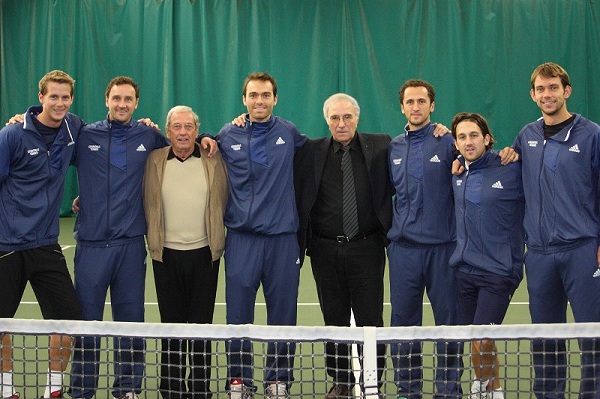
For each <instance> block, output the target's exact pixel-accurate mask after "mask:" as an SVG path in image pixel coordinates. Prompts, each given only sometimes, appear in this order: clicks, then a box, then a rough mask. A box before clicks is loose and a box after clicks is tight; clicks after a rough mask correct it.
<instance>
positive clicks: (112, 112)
mask: <svg viewBox="0 0 600 399" xmlns="http://www.w3.org/2000/svg"><path fill="white" fill-rule="evenodd" d="M137 106H138V98H136V94H135V88H134V87H133V86H131V85H129V84H122V85H114V86H112V87H111V88H110V91H109V92H108V96H106V107H107V108H108V113H109V118H110V120H112V121H117V122H121V123H127V122H129V121H130V120H131V116H132V115H133V111H135V109H136V108H137Z"/></svg>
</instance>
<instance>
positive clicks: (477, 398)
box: [468, 380, 490, 399]
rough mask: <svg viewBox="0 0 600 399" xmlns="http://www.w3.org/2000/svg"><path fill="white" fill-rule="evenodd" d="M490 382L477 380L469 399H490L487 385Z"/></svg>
mask: <svg viewBox="0 0 600 399" xmlns="http://www.w3.org/2000/svg"><path fill="white" fill-rule="evenodd" d="M489 382H490V380H475V381H473V385H471V393H470V394H469V396H468V397H469V399H488V398H489V396H488V391H487V385H488V383H489Z"/></svg>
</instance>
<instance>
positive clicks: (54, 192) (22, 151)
mask: <svg viewBox="0 0 600 399" xmlns="http://www.w3.org/2000/svg"><path fill="white" fill-rule="evenodd" d="M41 112H42V107H41V106H34V107H30V108H29V109H28V110H27V113H26V114H25V122H24V123H23V124H21V123H17V124H14V125H10V126H6V127H4V128H3V129H2V130H0V251H19V250H23V249H30V248H36V247H40V246H44V245H50V244H56V243H57V242H58V232H59V223H58V220H59V214H60V205H61V202H62V197H63V187H64V182H65V175H66V173H67V168H68V167H69V164H70V162H71V158H72V155H73V152H74V150H75V140H76V139H77V135H78V133H79V129H80V128H81V126H82V125H83V122H82V121H81V119H79V117H78V116H76V115H73V114H69V113H68V114H67V115H66V117H65V118H64V120H63V122H62V124H61V126H60V130H59V132H58V135H57V136H56V138H55V140H54V143H53V144H52V145H51V146H50V148H47V147H46V145H45V144H44V141H43V140H42V137H41V135H40V134H39V133H38V131H37V130H36V128H35V125H34V124H33V121H32V119H33V117H34V116H33V115H35V114H39V113H41Z"/></svg>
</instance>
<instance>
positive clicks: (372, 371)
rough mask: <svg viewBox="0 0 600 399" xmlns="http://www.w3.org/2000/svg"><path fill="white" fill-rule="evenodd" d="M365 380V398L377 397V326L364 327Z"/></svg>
mask: <svg viewBox="0 0 600 399" xmlns="http://www.w3.org/2000/svg"><path fill="white" fill-rule="evenodd" d="M363 336H364V340H363V341H364V344H363V380H364V386H365V391H364V396H365V398H377V397H378V396H377V395H378V386H377V384H378V379H377V327H363Z"/></svg>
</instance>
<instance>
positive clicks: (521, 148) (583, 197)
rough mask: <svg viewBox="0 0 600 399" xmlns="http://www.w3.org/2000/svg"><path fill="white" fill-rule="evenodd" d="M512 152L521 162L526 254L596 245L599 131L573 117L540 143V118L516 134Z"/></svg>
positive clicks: (599, 230) (598, 228) (598, 231)
mask: <svg viewBox="0 0 600 399" xmlns="http://www.w3.org/2000/svg"><path fill="white" fill-rule="evenodd" d="M514 149H515V151H517V152H518V153H519V155H520V157H521V160H522V162H523V187H524V190H525V203H526V206H525V219H524V226H525V232H526V238H525V242H526V243H527V247H528V249H531V250H535V251H543V252H547V251H549V252H553V251H554V250H560V248H567V247H570V246H573V245H575V246H577V245H578V243H580V242H581V240H584V241H587V240H589V239H594V238H595V239H598V236H599V235H600V217H599V214H598V178H599V176H600V126H598V125H597V124H596V123H594V122H592V121H590V120H588V119H586V118H584V117H582V116H581V115H577V114H576V117H575V120H574V121H573V124H572V125H570V126H567V127H565V128H564V129H563V130H562V131H560V132H559V133H557V134H556V135H554V136H553V137H551V138H549V139H548V140H544V121H543V119H541V118H540V119H539V120H537V121H535V122H532V123H530V124H528V125H526V126H525V127H524V128H523V129H522V130H521V132H520V133H519V135H518V136H517V138H516V139H515V142H514ZM599 243H600V242H599Z"/></svg>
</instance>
